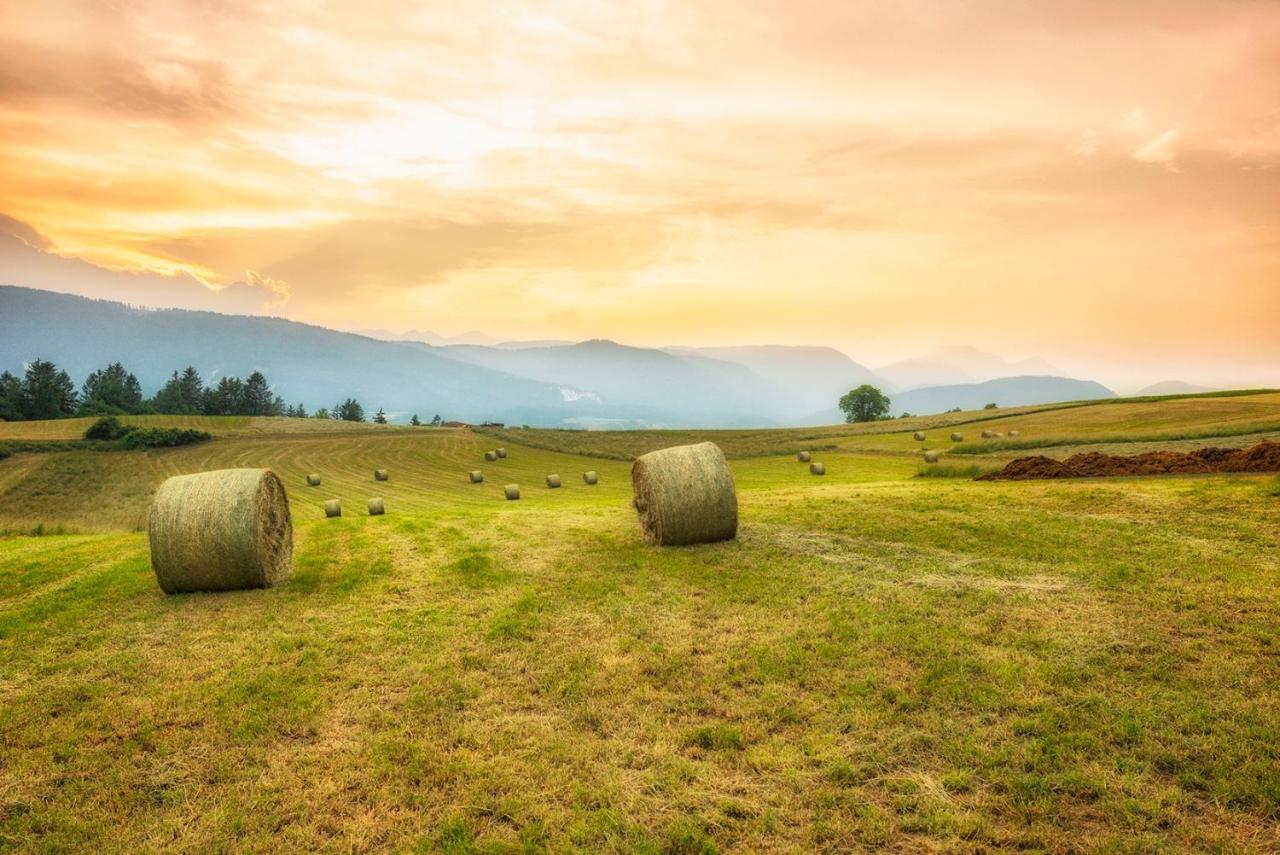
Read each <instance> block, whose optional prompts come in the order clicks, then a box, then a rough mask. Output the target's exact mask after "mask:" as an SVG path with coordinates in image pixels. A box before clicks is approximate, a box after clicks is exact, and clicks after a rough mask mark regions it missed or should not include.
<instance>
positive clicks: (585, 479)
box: [582, 469, 600, 486]
mask: <svg viewBox="0 0 1280 855" xmlns="http://www.w3.org/2000/svg"><path fill="white" fill-rule="evenodd" d="M599 480H600V476H599V475H597V474H596V470H594V469H592V470H591V471H589V472H583V473H582V483H583V484H586V485H588V486H590V485H592V484H595V483H597V482H598V481H599Z"/></svg>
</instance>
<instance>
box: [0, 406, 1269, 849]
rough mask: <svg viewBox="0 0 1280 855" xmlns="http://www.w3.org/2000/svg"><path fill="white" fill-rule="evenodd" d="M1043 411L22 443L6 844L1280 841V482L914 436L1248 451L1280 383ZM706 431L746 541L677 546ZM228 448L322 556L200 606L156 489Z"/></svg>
mask: <svg viewBox="0 0 1280 855" xmlns="http://www.w3.org/2000/svg"><path fill="white" fill-rule="evenodd" d="M1026 409H1037V408H1026ZM1039 409H1040V411H1039V412H1025V411H1012V412H1011V411H1008V410H1005V411H998V412H996V413H980V414H974V413H969V414H952V415H949V416H947V417H945V418H943V417H938V418H936V419H932V420H930V419H919V420H902V421H901V422H899V421H897V420H895V421H893V422H885V423H877V424H875V425H868V426H839V427H832V428H821V429H802V430H794V431H718V432H711V431H673V432H624V433H619V434H611V433H589V434H588V433H577V432H560V431H524V430H520V429H515V430H508V431H504V432H502V433H501V434H500V435H499V436H496V437H495V436H487V435H482V434H480V433H477V432H474V431H468V430H457V431H455V430H442V429H430V428H418V429H409V428H396V427H382V426H374V425H366V426H350V425H341V424H336V423H323V422H310V421H296V420H293V421H291V420H284V419H280V420H276V419H267V420H263V419H225V420H224V419H204V418H193V419H186V420H180V419H173V418H170V417H142V418H141V419H140V422H141V423H150V424H174V425H177V426H183V427H197V428H200V429H204V430H209V431H210V432H212V433H214V434H215V438H214V439H213V440H211V441H209V442H207V443H203V444H200V445H194V446H188V447H183V448H174V449H155V450H151V451H136V452H124V451H110V452H108V451H93V450H87V449H72V450H55V451H44V452H40V453H18V454H15V455H13V456H12V457H9V458H8V459H5V460H0V530H2V531H3V532H5V533H4V535H3V536H0V849H11V850H16V851H64V850H67V849H95V850H98V851H108V852H139V851H159V850H166V851H167V850H180V851H193V852H197V851H198V852H205V851H227V850H235V851H262V852H266V851H317V850H319V851H344V852H346V851H385V850H396V851H447V852H539V851H553V852H555V851H569V850H576V849H582V850H590V851H617V852H653V853H659V852H713V851H726V852H729V851H741V852H760V851H789V852H790V851H793V852H810V851H831V852H845V851H871V850H878V849H888V850H893V851H913V852H914V851H947V852H982V851H994V850H1003V849H1015V848H1016V849H1022V850H1026V851H1043V852H1077V851H1098V852H1115V851H1121V852H1165V851H1197V852H1198V851H1224V852H1225V851H1240V852H1250V851H1256V852H1268V851H1276V850H1277V849H1280V831H1278V830H1277V829H1278V828H1280V690H1278V689H1277V687H1280V634H1278V633H1277V632H1276V627H1277V626H1280V594H1278V592H1280V479H1278V478H1277V476H1275V475H1261V476H1259V475H1230V476H1228V475H1215V476H1191V477H1161V478H1126V479H1115V480H1089V481H1064V482H1025V483H975V482H972V481H969V480H967V479H959V478H920V477H916V475H917V472H918V471H919V469H920V468H921V463H920V455H919V450H920V448H921V447H922V446H924V447H937V448H940V449H942V450H944V452H948V453H947V454H946V457H945V459H947V460H949V461H950V462H959V463H964V464H970V463H979V464H984V465H995V464H996V463H998V462H1000V461H1003V460H1005V459H1007V458H1008V457H1009V456H1012V455H1014V454H1015V453H1018V452H1016V451H1015V450H1000V451H999V452H998V453H994V454H989V455H986V454H978V455H961V454H952V453H949V452H950V446H951V444H950V443H949V441H948V442H942V440H944V439H945V437H946V434H949V432H950V430H952V429H953V427H952V425H953V424H956V423H957V422H963V423H964V424H963V425H962V426H959V427H955V428H954V429H956V430H961V431H962V432H964V433H965V434H966V439H967V440H970V439H972V440H976V439H977V435H978V432H979V431H980V430H982V429H983V428H984V427H991V428H993V429H995V430H1000V431H1002V432H1004V431H1007V430H1008V429H1010V428H1015V429H1017V430H1019V431H1020V433H1021V437H1020V439H1023V440H1037V439H1045V438H1051V439H1060V440H1063V441H1064V442H1065V441H1071V442H1077V441H1093V440H1095V439H1097V440H1110V439H1116V438H1120V439H1122V440H1125V441H1126V442H1125V443H1124V444H1123V445H1124V447H1123V448H1121V452H1122V453H1123V452H1124V451H1128V450H1133V451H1138V450H1145V449H1146V448H1147V447H1150V446H1149V443H1147V442H1127V441H1128V440H1129V439H1132V438H1137V439H1142V438H1150V437H1169V436H1171V435H1179V436H1187V435H1193V434H1194V435H1197V436H1200V435H1205V434H1213V433H1215V432H1217V433H1219V434H1222V435H1223V436H1224V439H1223V440H1222V441H1220V442H1219V441H1215V440H1213V439H1211V438H1192V439H1167V438H1166V439H1160V440H1152V442H1155V443H1164V444H1182V445H1191V446H1194V445H1206V444H1228V443H1229V444H1244V443H1251V442H1252V441H1256V439H1257V438H1258V437H1259V436H1265V435H1269V434H1272V433H1274V432H1275V431H1276V423H1277V422H1280V396H1278V395H1277V394H1276V393H1265V394H1259V395H1252V396H1241V397H1234V398H1227V397H1224V398H1199V397H1196V398H1182V399H1172V400H1164V401H1151V402H1143V403H1132V404H1126V403H1118V404H1097V405H1087V406H1073V407H1069V408H1061V409H1052V410H1050V409H1044V408H1039ZM992 416H994V418H991V417H992ZM977 418H982V419H987V420H986V421H982V422H977V421H972V420H973V419H977ZM85 426H86V425H84V424H79V425H73V424H71V423H70V422H66V423H63V422H52V423H30V424H23V423H11V424H0V441H3V440H21V439H40V440H52V439H74V438H75V437H78V436H79V435H80V433H81V432H83V429H84V427H85ZM1254 428H1256V429H1257V431H1256V432H1254V433H1241V432H1240V431H1248V430H1252V429H1254ZM915 429H926V430H927V432H928V434H929V439H928V440H927V441H926V442H925V443H917V442H915V441H914V440H912V438H911V434H910V433H909V432H904V431H910V430H915ZM877 431H878V432H877ZM935 432H936V434H937V435H936V437H935V436H934V434H935ZM703 438H712V439H715V440H716V441H718V442H720V443H721V444H722V445H723V446H724V447H725V450H726V451H727V452H728V453H729V456H730V458H731V460H730V464H731V467H732V469H733V472H734V476H735V479H736V481H737V486H738V495H739V505H740V511H741V519H742V524H741V529H740V536H739V538H738V540H737V541H734V542H728V543H721V544H714V545H707V546H697V547H688V548H667V549H655V548H649V547H645V546H644V545H643V543H642V542H641V540H640V532H639V529H638V526H637V525H636V521H635V515H634V512H633V511H632V510H631V509H630V507H629V501H630V497H631V490H630V483H629V463H628V462H627V460H628V459H629V458H630V457H631V456H633V455H634V454H635V453H638V451H641V450H648V448H650V447H658V446H660V445H663V444H674V443H678V442H685V441H693V440H700V439H703ZM498 444H502V445H505V446H506V447H507V448H508V450H509V456H508V458H507V459H506V460H504V461H498V462H495V463H485V462H484V461H483V460H482V455H483V452H484V451H485V450H486V449H488V448H491V447H494V446H495V445H498ZM535 446H536V447H535ZM827 446H832V447H827ZM1087 447H1089V446H1065V445H1064V446H1062V447H1061V448H1046V449H1037V450H1035V451H1030V452H1026V453H1047V454H1052V455H1055V456H1056V455H1058V454H1063V453H1074V452H1075V451H1078V450H1080V449H1081V448H1087ZM798 448H813V449H814V450H815V454H814V459H815V460H821V461H823V462H825V463H826V465H827V472H828V474H827V475H826V476H825V477H814V476H811V475H809V474H808V472H807V469H806V467H804V466H802V465H801V464H798V463H796V462H795V461H794V457H793V454H794V451H795V450H797V449H798ZM587 455H591V456H587ZM611 458H623V459H611ZM230 466H268V467H271V468H272V469H274V470H275V471H276V472H277V473H278V474H280V476H281V477H282V479H283V480H284V482H285V484H286V486H287V489H288V491H289V496H290V502H291V507H292V511H293V519H294V525H295V529H296V533H295V555H296V558H295V573H294V577H293V579H292V580H290V581H289V582H288V583H286V584H284V585H282V586H280V587H277V588H273V589H269V590H259V591H243V592H234V593H225V594H195V595H182V596H174V597H166V596H164V595H163V594H161V593H160V591H159V589H158V588H157V586H156V583H155V579H154V577H153V575H152V573H151V570H150V566H149V557H148V550H147V539H146V534H145V531H144V528H145V519H146V511H147V507H148V504H149V501H150V497H151V495H152V493H153V492H154V490H155V488H156V486H157V485H158V484H159V482H160V481H161V480H163V479H164V478H165V477H167V476H169V475H172V474H178V473H183V472H194V471H202V470H205V469H213V468H221V467H230ZM378 467H382V468H387V469H388V470H389V471H390V480H389V481H387V482H383V483H378V482H375V481H374V480H373V470H374V468H378ZM474 468H479V469H482V470H483V471H484V473H485V479H486V480H485V482H484V483H483V484H479V485H473V484H470V483H468V482H467V478H466V473H467V471H468V470H470V469H474ZM587 469H594V470H597V471H598V472H599V473H600V483H599V485H597V486H595V487H587V486H585V485H583V484H582V481H581V478H580V474H581V472H582V471H584V470H587ZM310 472H316V473H319V474H320V475H321V476H322V478H323V482H322V484H321V486H319V487H317V488H310V487H307V486H306V485H305V481H304V479H305V476H306V474H307V473H310ZM552 472H555V473H558V474H560V475H561V476H562V478H563V479H564V484H565V486H564V487H562V488H561V489H559V490H549V489H547V488H545V487H544V486H543V478H544V476H545V475H546V474H548V473H552ZM509 482H516V483H519V484H520V485H521V487H522V497H521V499H520V501H518V502H507V501H504V500H503V497H502V485H503V484H505V483H509ZM371 496H381V497H383V498H385V500H386V505H387V514H386V516H383V517H368V516H366V515H365V514H364V503H365V501H366V500H367V499H368V498H369V497H371ZM330 498H340V499H341V500H342V501H343V506H344V516H343V517H342V518H341V519H336V520H326V519H324V518H323V512H322V505H323V501H324V500H325V499H330Z"/></svg>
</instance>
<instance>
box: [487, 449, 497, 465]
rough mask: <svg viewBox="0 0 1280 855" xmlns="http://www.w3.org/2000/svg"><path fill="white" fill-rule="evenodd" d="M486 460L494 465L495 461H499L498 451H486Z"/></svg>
mask: <svg viewBox="0 0 1280 855" xmlns="http://www.w3.org/2000/svg"><path fill="white" fill-rule="evenodd" d="M484 459H485V460H487V461H489V462H490V463H492V462H493V461H495V460H497V459H498V452H496V451H486V452H485V453H484Z"/></svg>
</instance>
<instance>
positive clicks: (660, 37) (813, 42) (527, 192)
mask: <svg viewBox="0 0 1280 855" xmlns="http://www.w3.org/2000/svg"><path fill="white" fill-rule="evenodd" d="M0 20H2V21H3V26H2V27H0V283H6V284H18V285H27V286H32V287H43V288H50V289H53V290H61V291H71V292H75V293H81V294H87V295H91V296H98V297H107V298H113V299H123V300H127V301H130V302H134V303H139V304H146V305H156V306H181V307H200V308H210V309H214V310H218V311H227V312H252V313H269V314H278V315H282V316H285V317H289V318H293V319H297V320H301V321H306V322H311V323H318V324H323V325H326V326H333V327H338V328H343V329H360V328H375V327H376V328H383V329H389V330H404V329H409V328H418V329H428V330H433V331H435V332H438V333H442V334H455V333H459V332H463V331H466V330H471V329H480V330H483V331H485V332H486V333H489V334H490V335H493V336H496V337H500V338H566V339H581V338H588V337H609V338H614V339H617V340H619V341H623V342H627V343H632V344H647V345H665V344H677V343H679V344H695V345H702V344H707V345H712V344H730V343H733V344H752V343H781V344H827V345H831V346H834V347H837V348H840V349H841V350H844V351H845V352H847V353H848V354H849V355H851V356H852V357H854V358H855V359H857V360H859V361H862V362H864V363H866V364H868V365H871V366H873V367H874V366H875V365H877V364H880V363H883V362H886V361H890V360H893V359H897V358H904V357H908V356H914V355H917V354H919V353H921V352H923V351H926V350H929V349H931V348H933V347H934V346H937V345H943V344H953V343H964V344H971V345H975V346H978V347H981V348H983V349H986V350H992V351H995V352H998V353H1002V354H1004V355H1006V356H1009V357H1023V356H1030V355H1037V356H1042V357H1045V358H1047V359H1050V360H1051V361H1053V362H1054V363H1055V364H1057V365H1059V366H1061V367H1062V368H1063V369H1064V370H1067V371H1069V372H1071V373H1074V374H1075V375H1077V376H1091V377H1095V378H1097V379H1100V380H1103V381H1104V382H1107V381H1109V382H1112V383H1115V384H1117V385H1118V386H1121V387H1122V386H1123V385H1124V384H1125V383H1136V382H1140V381H1144V380H1158V379H1164V378H1166V377H1178V378H1180V379H1184V380H1190V381H1193V382H1206V383H1212V384H1219V385H1246V384H1263V383H1267V382H1270V383H1271V385H1278V384H1280V370H1278V368H1280V2H1275V0H1252V2H1250V1H1249V0H1194V1H1191V0H1159V2H1148V1H1147V0H1123V2H1115V0H1111V1H1110V2H1108V1H1107V0H1096V2H1095V1H1094V0H1090V2H1028V0H1005V1H1004V2H963V3H962V2H954V0H936V2H922V1H921V0H898V2H806V0H788V2H785V3H783V2H777V3H767V2H761V3H745V2H743V3H736V2H721V1H720V0H708V2H672V3H660V2H658V3H652V2H634V3H631V2H628V3H603V2H581V3H578V2H566V3H559V2H546V3H544V2H529V3H494V2H480V1H479V0H469V2H460V3H430V2H426V3H402V2H387V0H360V2H351V3H312V2H290V0H285V1H284V2H236V1H234V0H233V2H190V3H182V2H164V3H161V2H155V3H147V2H130V0H123V1H122V2H83V3H75V2H60V1H59V0H43V2H39V3H32V2H14V0H0Z"/></svg>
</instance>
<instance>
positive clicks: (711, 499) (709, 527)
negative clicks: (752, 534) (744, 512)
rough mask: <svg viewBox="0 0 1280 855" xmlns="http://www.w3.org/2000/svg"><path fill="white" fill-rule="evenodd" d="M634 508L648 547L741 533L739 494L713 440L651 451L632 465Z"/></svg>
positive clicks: (687, 542) (719, 537) (699, 540)
mask: <svg viewBox="0 0 1280 855" xmlns="http://www.w3.org/2000/svg"><path fill="white" fill-rule="evenodd" d="M631 486H632V489H633V490H634V493H635V499H634V502H633V504H634V505H635V509H636V513H638V514H639V516H640V528H641V530H642V531H643V532H644V540H645V543H648V544H651V545H654V546H683V545H685V544H690V543H713V542H715V541H718V540H730V539H732V538H734V537H736V536H737V534H738V493H737V491H736V490H735V489H734V486H733V473H732V472H730V471H729V463H728V461H726V460H725V459H724V452H723V451H721V450H720V447H719V446H718V445H716V444H715V443H714V442H700V443H698V444H696V445H677V446H675V447H673V448H664V449H662V450H661V451H651V452H649V453H648V454H642V455H641V456H640V457H638V458H636V462H635V463H633V464H632V465H631Z"/></svg>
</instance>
